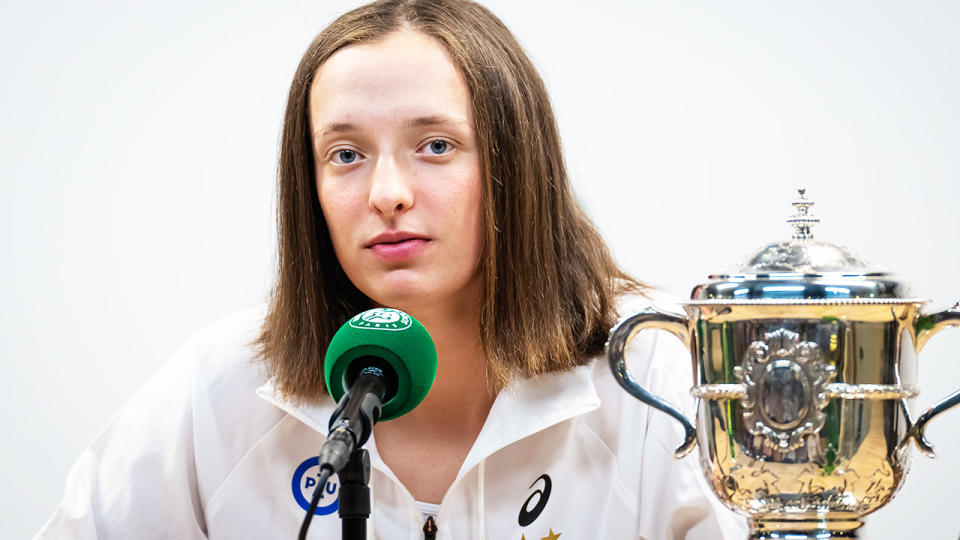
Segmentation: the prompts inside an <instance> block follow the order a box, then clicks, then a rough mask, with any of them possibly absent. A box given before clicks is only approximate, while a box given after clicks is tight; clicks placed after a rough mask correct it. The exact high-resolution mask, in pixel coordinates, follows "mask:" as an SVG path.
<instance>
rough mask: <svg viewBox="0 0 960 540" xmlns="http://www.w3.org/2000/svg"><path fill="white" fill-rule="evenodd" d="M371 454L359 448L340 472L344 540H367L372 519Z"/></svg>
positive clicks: (338, 511)
mask: <svg viewBox="0 0 960 540" xmlns="http://www.w3.org/2000/svg"><path fill="white" fill-rule="evenodd" d="M369 483H370V454H369V453H368V452H367V451H366V450H364V449H363V448H357V449H356V450H354V451H353V452H352V453H351V454H350V460H349V461H347V464H346V466H345V467H344V468H343V469H342V470H341V471H340V495H339V497H340V505H339V508H338V510H337V514H338V515H339V516H340V524H341V526H342V528H341V534H342V540H367V518H368V517H370V486H369Z"/></svg>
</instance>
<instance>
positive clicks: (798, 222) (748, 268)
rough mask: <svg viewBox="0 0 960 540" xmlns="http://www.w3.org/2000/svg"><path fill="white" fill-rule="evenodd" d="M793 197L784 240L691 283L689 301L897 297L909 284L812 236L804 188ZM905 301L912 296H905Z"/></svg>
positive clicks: (812, 222) (906, 291) (813, 218)
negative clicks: (789, 233) (790, 229)
mask: <svg viewBox="0 0 960 540" xmlns="http://www.w3.org/2000/svg"><path fill="white" fill-rule="evenodd" d="M798 191H799V193H800V197H799V198H798V199H796V200H795V201H793V203H792V204H793V206H794V208H795V209H796V210H795V214H794V215H792V216H790V217H789V218H788V219H787V223H788V224H790V225H791V226H792V227H793V237H792V238H791V239H790V240H788V241H782V242H773V243H770V244H767V245H765V246H763V247H762V248H760V249H759V250H757V251H755V252H754V253H752V254H751V255H750V256H749V257H747V258H746V259H745V260H744V261H743V262H742V263H741V264H739V265H738V266H737V267H736V268H735V269H733V270H731V271H729V272H724V273H720V274H713V275H711V276H710V277H709V279H710V281H708V282H707V283H703V284H701V285H697V286H696V287H695V288H694V289H693V293H692V294H691V298H692V299H693V300H694V301H730V300H733V301H742V300H746V301H749V300H769V301H774V302H776V301H780V300H790V301H796V300H801V301H802V300H818V301H822V300H839V301H842V300H844V299H878V300H879V299H903V300H906V299H907V297H908V296H910V294H909V286H908V285H906V284H905V283H903V282H901V281H900V280H899V279H898V278H897V276H895V275H894V274H892V273H890V272H889V271H888V270H886V269H885V268H883V267H881V266H876V265H873V264H871V263H869V262H867V261H866V260H865V259H863V258H861V257H860V256H859V255H857V254H855V253H853V252H852V251H850V250H849V249H847V248H846V247H843V246H840V245H837V244H832V243H829V242H822V241H818V240H815V239H814V238H813V232H812V229H813V226H814V225H816V224H817V223H819V221H820V219H819V218H818V217H816V216H814V215H813V214H812V213H811V212H810V207H811V206H813V204H814V203H813V201H812V200H810V199H808V198H806V196H805V192H806V190H804V189H800V190H798ZM911 301H914V300H912V299H911Z"/></svg>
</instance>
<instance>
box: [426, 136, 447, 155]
mask: <svg viewBox="0 0 960 540" xmlns="http://www.w3.org/2000/svg"><path fill="white" fill-rule="evenodd" d="M428 146H429V148H430V152H432V153H434V154H437V155H440V154H443V153H445V152H446V151H447V148H448V147H449V146H450V145H449V144H448V143H447V141H444V140H443V139H436V140H434V141H430V144H429V145H428Z"/></svg>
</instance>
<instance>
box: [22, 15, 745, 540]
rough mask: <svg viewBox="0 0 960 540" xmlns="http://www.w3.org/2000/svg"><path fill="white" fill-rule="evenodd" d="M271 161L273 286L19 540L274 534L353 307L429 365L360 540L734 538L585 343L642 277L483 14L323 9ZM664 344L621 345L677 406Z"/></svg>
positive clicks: (300, 496)
mask: <svg viewBox="0 0 960 540" xmlns="http://www.w3.org/2000/svg"><path fill="white" fill-rule="evenodd" d="M278 176H279V197H278V201H279V202H278V205H279V208H278V216H279V218H278V228H279V276H278V279H277V283H276V287H275V290H274V293H273V296H272V298H271V301H270V303H269V305H268V306H267V307H266V308H265V309H264V310H253V311H250V312H246V313H241V314H238V315H236V316H233V317H231V318H229V319H226V320H224V321H222V322H220V323H218V324H217V325H214V326H213V327H211V328H209V329H207V330H204V331H203V332H200V333H199V334H197V335H196V336H195V337H194V338H193V339H192V340H191V341H190V342H189V343H188V344H187V345H186V346H185V347H184V348H183V349H182V350H181V351H180V352H179V353H178V354H177V355H176V357H175V358H174V359H173V360H172V361H171V362H170V363H169V364H168V365H166V366H165V367H164V368H163V370H162V371H161V372H160V373H158V375H157V376H155V377H154V378H153V379H152V380H151V381H150V383H148V385H147V386H146V387H145V388H144V389H143V390H141V392H140V393H138V395H137V396H136V397H135V398H134V400H133V401H132V402H131V403H130V404H129V405H127V406H126V407H125V408H124V410H123V411H121V413H120V414H119V415H118V417H117V418H116V419H115V420H114V421H113V422H112V423H111V425H110V426H109V427H108V429H107V430H106V431H105V433H104V434H103V435H102V436H101V437H100V438H99V439H98V440H97V441H96V442H95V443H94V444H93V445H92V446H91V448H90V449H89V450H88V451H87V452H86V453H85V454H84V455H83V456H82V457H81V459H80V461H79V462H78V464H77V465H76V466H75V468H74V469H73V471H72V472H71V474H70V478H69V480H68V486H67V493H66V496H65V497H64V501H63V503H62V504H61V506H60V507H59V508H58V510H57V512H56V514H55V515H54V516H53V518H52V519H51V521H50V522H49V523H48V524H47V526H46V527H45V529H44V530H43V531H41V533H40V535H39V537H41V538H47V537H49V538H64V537H70V538H131V537H135V538H284V537H286V538H293V537H295V535H296V533H297V531H298V529H299V527H300V523H301V521H302V519H303V517H304V512H305V510H306V509H307V501H308V500H309V498H310V495H311V493H312V492H313V490H314V489H315V488H316V487H317V486H316V485H315V483H316V480H315V478H316V472H317V469H316V457H315V456H316V454H317V450H318V449H319V447H320V445H321V444H322V443H323V441H324V437H325V434H326V432H327V422H328V420H329V418H330V414H331V412H332V411H333V408H334V405H335V404H334V403H333V402H332V400H331V399H330V398H329V397H328V396H327V395H326V393H325V389H324V383H323V363H322V361H321V359H322V358H323V356H324V352H325V348H326V345H327V343H328V342H329V340H330V338H331V337H332V335H333V333H334V332H335V331H336V330H337V329H338V328H339V327H340V326H341V325H342V324H343V323H344V322H345V321H346V320H347V319H349V318H350V317H352V316H353V315H355V314H356V313H358V312H360V311H363V310H365V309H369V308H371V307H375V306H387V307H393V308H398V309H401V310H404V311H406V312H407V313H409V314H411V315H413V316H414V317H415V318H416V319H418V320H419V321H420V322H422V323H423V324H424V326H425V327H426V328H427V329H428V330H429V332H430V334H431V336H432V337H433V339H434V342H435V344H436V347H437V352H438V371H437V378H436V382H435V383H434V386H433V389H432V390H431V391H430V393H429V395H428V396H427V398H426V399H425V400H424V402H423V403H422V404H421V405H420V406H419V407H417V408H416V409H414V410H413V411H412V412H410V413H409V414H407V415H405V416H403V417H401V418H398V419H396V420H393V421H390V422H383V423H380V424H378V425H377V426H375V428H374V433H373V436H372V437H371V439H370V441H369V442H368V443H367V445H366V448H367V449H368V450H369V451H370V453H371V461H372V476H371V479H370V485H371V488H372V492H373V513H372V516H371V520H370V524H369V527H368V529H369V531H370V537H374V538H384V539H393V538H424V537H427V538H430V537H433V536H431V535H435V537H436V538H448V539H454V538H456V539H470V538H473V539H482V538H496V539H500V538H511V539H534V538H536V539H540V538H550V539H555V538H558V537H559V536H560V535H565V536H564V537H565V538H635V537H637V535H638V534H639V535H640V536H641V537H643V538H648V539H667V538H703V539H716V538H743V537H744V536H745V534H746V533H745V528H744V526H743V523H742V520H740V519H739V518H737V517H735V516H733V514H731V513H729V511H727V510H725V509H723V508H722V507H720V506H719V504H718V503H716V502H714V500H713V498H712V496H711V495H710V494H708V492H707V488H706V487H705V486H704V485H703V481H702V480H701V479H700V477H699V476H700V475H699V472H698V471H697V469H696V464H695V463H694V462H693V460H692V459H685V460H682V461H675V460H674V459H673V458H672V447H673V446H674V445H675V444H676V443H677V441H679V440H680V439H681V435H680V433H679V432H678V429H677V428H676V427H675V426H674V424H673V423H671V422H670V421H669V419H667V418H666V417H665V416H664V415H655V414H652V413H651V412H650V411H649V409H648V408H646V407H645V406H643V405H642V404H640V403H639V402H636V401H635V400H633V398H631V397H629V396H628V395H627V394H626V393H624V392H622V391H620V390H619V387H618V386H617V385H616V383H615V382H614V381H613V378H612V376H611V375H610V373H609V372H608V370H607V368H606V363H605V362H603V361H599V362H597V361H596V357H597V356H598V355H600V354H601V353H602V350H603V344H604V341H605V339H606V336H607V332H608V330H609V328H610V327H611V326H612V325H613V324H614V322H615V319H616V317H617V312H618V308H619V309H620V310H624V311H625V310H627V309H628V308H627V307H626V305H627V304H630V303H631V302H633V303H634V304H635V305H639V304H641V303H643V302H647V300H645V299H644V297H643V296H642V290H643V287H642V286H641V284H639V283H638V282H636V281H634V280H633V279H631V278H630V277H628V276H627V275H625V274H624V272H622V271H621V270H620V269H619V268H618V267H617V266H616V264H615V263H614V262H613V259H612V257H611V256H610V254H609V252H608V250H607V248H606V247H605V245H604V243H603V240H602V238H601V237H600V235H599V234H598V233H597V231H596V230H595V228H594V227H593V225H592V224H591V223H590V222H589V220H588V219H587V218H586V217H585V215H584V214H583V212H582V211H581V210H580V208H579V207H578V206H577V205H576V203H575V201H574V198H573V196H572V194H571V192H570V187H569V182H568V179H567V177H566V172H565V170H564V164H563V158H562V155H561V151H560V140H559V136H558V131H557V127H556V125H555V122H554V117H553V113H552V110H551V108H550V104H549V100H548V98H547V95H546V92H545V90H544V87H543V83H542V82H541V80H540V78H539V76H538V74H537V72H536V70H535V69H534V68H533V66H532V65H531V63H530V61H529V60H528V59H527V57H526V56H525V54H524V53H523V51H522V50H521V48H520V47H519V45H518V44H517V42H516V40H515V39H514V38H513V36H512V35H511V34H510V32H509V31H508V30H507V29H506V27H504V26H503V24H502V23H501V22H500V21H499V20H497V19H496V17H494V16H493V15H492V14H491V13H489V12H488V11H487V10H486V9H484V8H482V7H480V6H479V5H477V4H474V3H471V2H467V1H463V0H411V1H404V0H399V1H396V0H390V1H384V2H375V3H373V4H369V5H366V6H363V7H361V8H358V9H356V10H354V11H351V12H349V13H347V14H345V15H343V16H342V17H340V18H339V19H338V20H336V21H335V22H334V23H332V24H331V25H330V26H329V27H327V28H326V29H325V30H324V31H323V32H321V34H320V35H319V36H318V37H317V38H316V39H315V40H314V42H313V43H312V44H311V45H310V47H309V49H308V50H307V52H306V53H305V55H304V57H303V60H302V61H301V63H300V66H299V68H298V69H297V73H296V75H295V76H294V81H293V85H292V88H291V90H290V94H289V100H288V105H287V111H286V115H285V119H284V127H283V137H282V145H281V155H280V164H279V173H278ZM638 341H642V340H638ZM672 341H673V340H664V343H659V342H657V341H656V340H653V339H651V340H646V341H642V342H640V343H639V344H638V345H637V346H635V347H634V348H633V351H632V354H633V358H632V361H633V362H634V363H635V366H636V367H635V368H634V369H635V372H636V373H643V372H646V373H647V380H646V381H645V382H646V385H647V387H648V388H653V389H655V390H657V391H658V392H659V393H661V394H662V395H668V396H671V395H672V396H674V397H675V401H677V402H685V401H687V399H686V397H685V396H684V393H685V387H686V383H685V382H684V381H685V380H686V379H687V378H688V376H689V375H688V373H687V371H686V370H687V367H686V364H687V361H686V360H685V358H686V356H685V353H684V352H683V351H682V350H681V349H680V346H679V344H677V345H673V344H672ZM148 421H149V424H148V423H147V422H148ZM321 489H323V490H325V493H324V495H325V496H324V497H323V498H322V499H321V502H320V505H319V508H318V510H317V512H316V517H315V518H314V519H313V520H312V525H311V528H310V537H313V538H336V537H339V531H340V523H339V520H338V519H337V516H336V512H335V510H336V506H337V499H336V492H337V480H336V479H333V480H331V481H330V482H329V483H328V484H327V485H325V486H321Z"/></svg>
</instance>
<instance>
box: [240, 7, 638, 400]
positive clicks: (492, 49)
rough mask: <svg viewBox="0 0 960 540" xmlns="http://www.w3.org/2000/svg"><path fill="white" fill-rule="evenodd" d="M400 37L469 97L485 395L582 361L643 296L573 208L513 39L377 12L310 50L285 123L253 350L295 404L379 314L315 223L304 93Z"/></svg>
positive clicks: (471, 17)
mask: <svg viewBox="0 0 960 540" xmlns="http://www.w3.org/2000/svg"><path fill="white" fill-rule="evenodd" d="M403 28H410V29H413V30H416V31H419V32H423V33H424V34H427V35H429V36H432V37H433V38H435V39H436V40H438V41H439V43H440V44H441V45H442V46H443V47H444V48H445V49H446V51H447V53H448V55H449V57H450V58H451V60H452V61H453V63H454V64H455V65H456V66H457V67H458V68H459V69H460V71H461V72H462V74H463V77H464V79H465V81H466V84H467V88H468V89H469V91H470V98H471V102H472V107H473V118H474V122H475V124H476V125H475V129H476V135H477V141H478V146H479V151H480V152H479V153H480V167H481V174H482V178H484V186H483V194H482V201H481V204H482V205H483V209H482V213H483V214H482V215H483V221H484V239H483V241H484V244H483V257H482V260H481V264H480V272H481V273H482V282H483V287H484V289H483V290H484V292H483V305H482V306H480V310H481V312H480V336H481V347H482V350H483V352H484V354H485V356H486V358H487V370H486V372H487V383H488V385H489V386H490V388H491V389H492V390H495V391H496V390H499V389H500V388H502V387H503V386H505V385H506V384H507V383H508V382H509V381H510V380H511V379H513V378H514V377H517V376H530V375H537V374H542V373H547V372H551V371H562V370H568V369H571V368H573V367H574V366H577V365H581V364H583V363H585V362H587V361H588V360H589V358H590V356H592V355H595V354H599V353H600V351H602V349H603V344H604V341H605V340H606V336H607V332H608V330H609V328H610V326H612V325H613V323H614V322H615V321H614V317H615V316H616V315H615V305H614V296H615V295H616V294H617V293H618V292H620V291H622V290H624V289H633V290H642V288H643V286H642V285H641V284H640V283H639V282H637V281H635V280H633V279H632V278H630V277H629V276H628V275H626V274H625V273H624V272H623V271H622V270H621V269H620V268H619V267H618V266H617V265H616V263H615V262H614V260H613V258H612V257H611V254H610V252H609V250H608V249H607V246H606V244H605V242H604V240H603V238H602V237H601V236H600V234H599V233H598V232H597V230H596V228H595V227H594V226H593V224H592V223H591V222H590V220H589V219H588V218H587V217H586V215H585V214H584V212H583V210H582V209H581V208H580V207H579V205H578V204H577V202H576V200H575V199H574V197H573V194H572V193H571V188H570V183H569V180H568V178H567V172H566V167H565V165H564V161H563V156H562V153H561V146H560V136H559V132H558V130H557V125H556V120H555V118H554V114H553V110H552V108H551V106H550V100H549V98H548V96H547V92H546V89H545V88H544V85H543V81H542V80H541V79H540V76H539V74H538V73H537V71H536V69H535V68H534V67H533V64H532V63H531V62H530V60H529V59H528V58H527V56H526V54H525V53H524V52H523V50H522V48H521V47H520V45H519V44H518V43H517V41H516V39H515V38H514V37H513V35H512V34H511V33H510V31H509V30H508V29H507V27H506V26H505V25H504V24H503V23H502V22H501V21H500V20H499V19H497V18H496V17H495V16H494V15H493V14H492V13H490V12H489V11H488V10H487V9H486V8H484V7H482V6H480V5H478V4H476V3H473V2H470V1H467V0H384V1H378V2H373V3H371V4H367V5H365V6H362V7H360V8H357V9H355V10H352V11H350V12H348V13H346V14H344V15H342V16H341V17H340V18H338V19H337V20H336V21H334V22H333V23H332V24H330V25H329V26H328V27H327V28H325V29H324V30H323V31H322V32H321V33H320V34H319V35H318V36H317V37H316V38H315V39H314V40H313V42H312V43H311V44H310V47H309V48H308V49H307V51H306V53H305V54H304V56H303V59H302V60H301V61H300V65H299V67H298V68H297V71H296V74H295V75H294V78H293V84H292V85H291V88H290V94H289V96H288V101H287V109H286V113H285V115H284V122H283V131H282V139H281V145H280V156H279V164H278V171H277V177H278V180H277V183H278V201H277V204H278V208H277V228H278V235H279V242H278V247H279V261H278V263H279V268H278V277H277V281H276V284H275V286H274V289H273V293H272V297H271V301H270V306H269V310H268V313H267V316H266V319H265V321H264V323H263V327H262V329H261V334H260V336H259V338H258V339H257V340H256V342H255V344H256V345H257V347H258V349H259V352H260V355H261V357H262V359H263V360H264V361H265V362H266V365H267V369H268V372H269V373H270V374H271V375H272V376H273V377H274V379H275V385H276V387H277V388H278V390H280V392H281V393H283V394H284V395H286V396H287V397H288V398H291V399H294V400H297V401H314V400H316V399H317V398H318V397H319V396H321V395H323V394H324V393H325V387H324V382H323V363H322V359H323V356H324V353H325V351H326V347H327V344H328V342H329V341H330V339H331V338H332V336H333V334H334V333H335V332H336V330H337V329H338V328H339V327H340V325H342V324H343V323H344V322H346V321H347V319H349V318H350V317H352V316H353V315H355V314H356V313H357V312H359V311H362V310H364V309H368V308H369V307H371V302H370V300H369V299H368V298H367V297H366V296H365V295H364V294H363V293H361V292H360V291H359V290H357V288H356V287H354V285H353V284H352V283H351V282H350V280H349V279H347V276H346V274H345V273H344V272H343V269H342V268H341V267H340V264H339V262H338V261H337V258H336V255H335V254H334V252H333V248H332V245H331V241H330V235H329V232H328V229H327V225H326V222H325V221H324V218H323V214H322V212H321V210H320V204H319V202H318V198H317V192H316V184H315V170H314V163H313V154H312V135H311V133H310V121H309V105H308V104H309V100H308V96H309V92H310V86H311V84H312V83H313V78H314V75H315V74H316V73H317V70H318V69H319V68H320V66H321V65H322V64H323V63H324V62H325V61H326V60H327V59H328V58H329V57H330V56H331V55H333V54H334V53H335V52H336V51H338V50H340V49H341V48H343V47H346V46H348V45H352V44H357V43H364V42H371V41H375V40H378V39H381V38H383V37H385V36H386V35H388V34H390V33H392V32H395V31H397V30H400V29H403Z"/></svg>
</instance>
